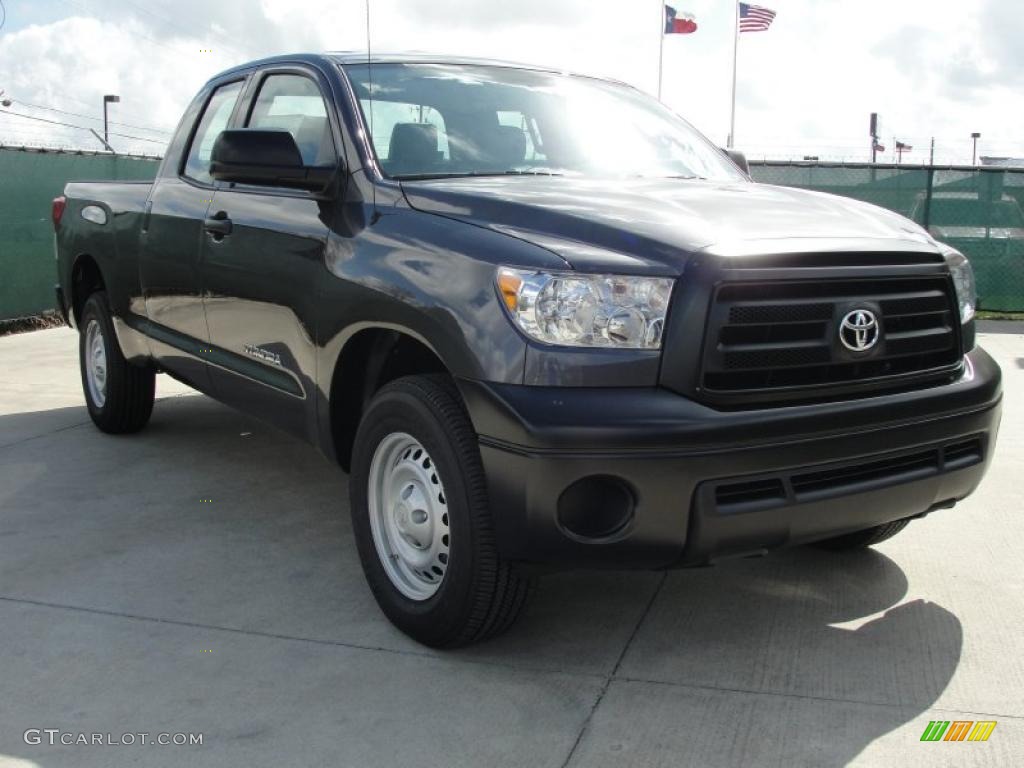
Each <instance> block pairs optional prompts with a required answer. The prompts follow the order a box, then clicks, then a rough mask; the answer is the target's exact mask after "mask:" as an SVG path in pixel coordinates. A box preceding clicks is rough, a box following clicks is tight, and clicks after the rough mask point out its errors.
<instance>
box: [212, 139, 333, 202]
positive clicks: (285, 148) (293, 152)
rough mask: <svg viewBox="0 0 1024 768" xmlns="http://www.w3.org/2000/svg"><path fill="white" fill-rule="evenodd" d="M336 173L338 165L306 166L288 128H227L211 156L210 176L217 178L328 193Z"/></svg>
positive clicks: (217, 141) (214, 144)
mask: <svg viewBox="0 0 1024 768" xmlns="http://www.w3.org/2000/svg"><path fill="white" fill-rule="evenodd" d="M336 173H337V168H324V167H319V166H309V165H303V163H302V153H301V152H299V147H298V145H297V144H296V143H295V139H294V138H293V137H292V135H291V134H290V133H288V131H264V130H260V129H255V128H239V129H235V130H230V131H223V132H221V134H220V135H219V136H218V137H217V140H216V141H215V142H214V143H213V153H212V154H211V155H210V175H211V176H213V178H214V179H216V180H217V181H233V182H237V183H239V184H255V185H258V186H269V187H291V188H292V189H306V190H309V191H310V192H324V191H325V190H326V188H327V186H328V185H329V184H330V183H331V181H332V180H333V179H334V177H335V174H336Z"/></svg>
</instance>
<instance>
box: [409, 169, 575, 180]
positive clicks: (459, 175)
mask: <svg viewBox="0 0 1024 768" xmlns="http://www.w3.org/2000/svg"><path fill="white" fill-rule="evenodd" d="M564 175H565V174H564V173H561V172H560V171H516V170H507V171H460V172H456V173H400V174H395V175H394V176H392V177H391V178H393V179H398V180H399V181H422V180H425V179H465V178H475V177H480V176H564Z"/></svg>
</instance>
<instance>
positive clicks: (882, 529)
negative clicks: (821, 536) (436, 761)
mask: <svg viewBox="0 0 1024 768" xmlns="http://www.w3.org/2000/svg"><path fill="white" fill-rule="evenodd" d="M909 523H910V520H894V521H893V522H891V523H883V524H882V525H876V526H875V527H874V528H865V529H864V530H863V531H854V532H853V533H845V534H843V535H842V536H836V537H834V538H831V539H825V540H823V541H817V542H815V543H814V546H816V547H819V548H821V549H830V550H832V551H834V552H841V551H843V550H848V549H864V548H865V547H870V546H872V545H873V544H878V543H879V542H882V541H885V540H886V539H891V538H892V537H893V536H895V535H896V534H897V533H899V532H900V531H902V530H903V529H904V528H906V527H907V525H908V524H909Z"/></svg>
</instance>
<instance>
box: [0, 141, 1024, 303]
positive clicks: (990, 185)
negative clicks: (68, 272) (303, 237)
mask: <svg viewBox="0 0 1024 768" xmlns="http://www.w3.org/2000/svg"><path fill="white" fill-rule="evenodd" d="M158 165H159V159H158V158H148V157H132V156H126V155H109V154H104V153H88V152H82V153H72V152H53V151H46V150H26V149H20V148H5V147H0V271H2V272H0V274H2V275H3V277H2V279H0V320H6V319H10V318H17V317H22V316H26V315H32V314H37V313H39V312H42V311H44V310H48V309H51V308H52V307H53V305H54V299H53V284H54V282H55V281H56V271H55V264H54V258H53V229H52V226H51V223H50V201H51V200H52V199H53V198H54V197H56V196H57V195H59V194H60V193H61V191H62V190H63V189H64V185H65V184H66V183H67V182H68V181H70V180H76V179H152V178H153V177H154V176H155V175H156V170H157V167H158ZM751 171H752V173H753V176H754V178H755V179H756V180H757V181H760V182H764V183H767V184H781V185H784V186H789V187H803V188H806V189H816V190H820V191H822V192H831V193H833V194H837V195H844V196H846V197H853V198H857V199H858V200H864V201H866V202H869V203H874V204H876V205H881V206H883V207H885V208H889V209H891V210H893V211H896V212H897V213H901V214H903V215H904V216H908V217H910V218H911V219H913V220H914V221H916V222H918V223H919V224H921V225H922V226H924V227H926V228H927V229H928V230H929V231H930V232H931V233H932V234H933V235H934V236H935V237H936V238H938V239H939V240H943V241H945V242H947V243H949V244H950V245H952V246H953V247H955V248H958V249H959V250H961V251H963V253H964V254H966V255H967V257H968V258H970V260H971V263H972V264H973V265H974V270H975V273H976V275H977V279H978V293H979V294H980V296H981V307H982V308H983V309H988V310H998V311H1018V312H1019V311H1024V212H1022V207H1024V169H1019V170H1013V169H1005V168H984V167H982V168H969V167H960V168H957V167H938V166H898V165H870V164H865V165H848V164H829V163H798V162H771V161H768V162H759V163H751Z"/></svg>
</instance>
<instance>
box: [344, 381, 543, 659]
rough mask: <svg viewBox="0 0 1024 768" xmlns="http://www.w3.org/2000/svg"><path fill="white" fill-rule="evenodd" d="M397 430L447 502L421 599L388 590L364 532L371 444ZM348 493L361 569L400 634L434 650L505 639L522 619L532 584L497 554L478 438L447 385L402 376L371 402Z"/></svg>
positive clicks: (391, 586) (377, 557) (378, 559)
mask: <svg viewBox="0 0 1024 768" xmlns="http://www.w3.org/2000/svg"><path fill="white" fill-rule="evenodd" d="M397 433H404V434H406V435H409V436H411V437H412V438H414V439H415V440H416V441H418V442H419V444H421V445H422V446H423V448H424V449H425V451H426V452H427V454H428V457H432V458H433V466H434V468H435V469H436V471H437V474H438V475H439V476H440V479H441V483H442V485H443V488H444V496H446V497H447V498H446V499H445V503H446V505H447V507H446V508H447V517H448V525H449V526H450V528H449V530H450V533H451V541H450V550H449V551H448V553H447V560H446V561H445V562H446V563H447V570H446V571H445V572H444V575H443V577H442V579H441V581H440V586H439V587H437V591H436V592H435V593H434V594H433V595H432V596H430V597H427V598H426V599H410V598H409V597H407V596H406V595H404V594H403V593H402V592H401V591H400V590H399V589H398V588H397V587H396V586H395V584H394V583H393V582H392V580H391V578H390V577H389V576H388V573H387V572H386V571H385V569H384V566H383V565H382V563H381V556H380V555H378V551H377V547H376V545H375V542H374V537H373V531H372V529H371V523H370V514H371V513H370V509H369V496H370V493H369V483H370V471H371V465H372V463H373V458H374V455H375V453H376V451H377V449H378V446H380V445H381V444H382V442H383V441H385V439H386V438H389V436H393V435H395V434H397ZM349 496H350V506H351V513H352V527H353V529H354V531H355V538H356V545H357V547H358V550H359V558H360V560H361V561H362V565H363V572H364V573H365V574H366V579H367V581H368V582H369V585H370V589H371V590H372V591H373V595H374V597H375V598H376V599H377V603H378V604H379V605H380V607H381V610H382V611H383V612H384V613H385V615H387V617H388V619H390V620H391V622H392V623H393V624H394V625H395V626H396V627H398V628H399V629H400V630H402V631H403V632H404V633H405V634H407V635H409V636H410V637H412V638H413V639H414V640H417V641H418V642H420V643H423V644H424V645H428V646H431V647H434V648H455V647H458V646H462V645H467V644H470V643H475V642H478V641H480V640H483V639H485V638H488V637H491V636H494V635H497V634H499V633H500V632H503V631H504V630H505V629H507V628H508V627H509V626H510V625H511V624H512V622H513V621H514V620H515V619H516V617H517V616H518V615H519V613H520V611H521V610H522V608H523V605H524V604H525V602H526V598H527V594H528V592H529V591H530V587H531V583H530V580H529V579H527V578H524V577H523V576H522V575H521V574H519V573H517V572H516V571H515V570H514V569H513V568H512V567H511V566H510V565H509V564H508V563H505V562H503V561H502V560H501V558H500V556H499V554H498V550H497V545H496V542H495V535H494V527H493V524H492V521H491V514H490V510H489V509H488V495H487V485H486V480H485V477H484V471H483V466H482V464H481V460H480V452H479V447H478V444H477V435H476V433H475V432H474V430H473V427H472V424H471V423H470V421H469V417H468V416H467V414H466V411H465V409H464V407H463V405H462V401H461V399H460V397H459V394H458V391H457V390H456V389H455V386H454V384H453V383H452V382H451V380H450V379H448V378H447V377H444V376H433V375H432V376H409V377H406V378H402V379H398V380H397V381H394V382H392V383H390V384H388V385H387V386H385V387H383V388H382V389H381V390H380V392H378V393H377V394H376V395H375V396H374V398H373V400H372V401H371V402H370V405H369V407H368V408H367V410H366V413H365V415H364V416H363V418H362V421H361V422H360V424H359V429H358V431H357V434H356V440H355V446H354V448H353V456H352V473H351V477H350V479H349ZM446 544H447V540H446Z"/></svg>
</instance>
